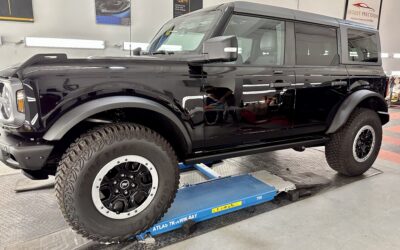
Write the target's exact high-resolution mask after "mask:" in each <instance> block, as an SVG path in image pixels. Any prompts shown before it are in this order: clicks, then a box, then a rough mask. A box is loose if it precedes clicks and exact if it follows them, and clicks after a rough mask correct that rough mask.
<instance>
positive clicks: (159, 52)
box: [151, 50, 175, 55]
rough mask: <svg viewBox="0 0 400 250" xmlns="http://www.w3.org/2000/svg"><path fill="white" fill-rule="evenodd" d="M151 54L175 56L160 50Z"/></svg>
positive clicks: (170, 52) (171, 52)
mask: <svg viewBox="0 0 400 250" xmlns="http://www.w3.org/2000/svg"><path fill="white" fill-rule="evenodd" d="M151 54H152V55H173V54H175V52H173V51H167V50H158V51H155V52H152V53H151Z"/></svg>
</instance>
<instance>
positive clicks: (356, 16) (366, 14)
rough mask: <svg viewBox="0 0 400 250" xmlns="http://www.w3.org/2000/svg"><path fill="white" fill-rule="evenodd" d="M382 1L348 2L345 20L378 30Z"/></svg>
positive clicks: (358, 0)
mask: <svg viewBox="0 0 400 250" xmlns="http://www.w3.org/2000/svg"><path fill="white" fill-rule="evenodd" d="M381 2H382V0H348V1H347V11H346V20H351V21H355V22H359V23H363V24H366V25H368V26H371V27H373V28H378V24H379V18H380V12H381Z"/></svg>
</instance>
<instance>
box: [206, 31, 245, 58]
mask: <svg viewBox="0 0 400 250" xmlns="http://www.w3.org/2000/svg"><path fill="white" fill-rule="evenodd" d="M238 50H239V48H238V40H237V38H236V36H218V37H213V38H210V39H208V40H207V41H205V42H204V43H203V54H204V55H205V56H206V58H207V60H208V61H212V62H232V61H236V59H237V58H238Z"/></svg>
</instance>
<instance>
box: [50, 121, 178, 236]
mask: <svg viewBox="0 0 400 250" xmlns="http://www.w3.org/2000/svg"><path fill="white" fill-rule="evenodd" d="M124 154H135V155H140V156H143V157H146V158H147V159H149V160H150V161H151V162H152V164H153V165H154V166H155V168H156V169H157V172H158V176H159V177H158V190H157V192H156V194H155V195H154V199H153V200H152V201H151V203H150V204H149V205H148V206H147V207H146V208H145V209H144V210H143V211H142V212H140V213H139V214H137V215H135V216H133V217H131V218H128V219H112V218H108V217H106V216H104V215H102V214H101V213H100V212H99V211H98V210H97V209H96V207H95V205H94V203H93V200H92V196H91V190H92V183H93V181H94V178H95V176H96V174H97V173H98V171H99V169H101V168H102V166H104V164H106V163H107V162H109V161H110V160H112V158H116V157H119V156H121V155H124ZM178 185H179V171H178V162H177V158H176V155H175V152H174V150H173V149H172V147H171V145H170V144H169V143H168V142H167V141H166V140H165V139H164V138H163V137H161V136H160V135H159V134H157V133H156V132H154V131H152V130H150V129H149V128H146V127H144V126H141V125H137V124H132V123H118V124H110V125H105V126H100V127H98V128H95V129H93V130H91V131H89V132H88V133H86V134H84V135H82V136H80V137H79V138H78V139H76V141H75V142H74V143H73V144H71V145H70V147H69V149H68V150H67V151H66V153H65V154H64V156H63V157H62V160H61V161H60V163H59V167H58V170H57V174H56V184H55V190H56V196H57V199H58V203H59V206H60V209H61V212H62V214H63V215H64V217H65V219H66V221H67V222H68V224H69V225H70V226H71V227H72V228H73V229H74V230H75V231H77V232H78V233H79V234H81V235H82V236H84V237H86V238H88V239H91V240H95V241H98V242H103V243H110V242H122V241H126V240H128V239H130V238H131V237H132V236H134V235H136V234H139V233H141V232H143V231H145V230H146V229H148V228H149V227H151V226H152V225H153V224H154V223H155V222H157V221H158V220H159V219H160V218H161V217H162V216H163V215H164V213H165V212H166V211H167V210H168V208H169V207H170V206H171V203H172V202H173V200H174V198H175V194H176V191H177V189H178Z"/></svg>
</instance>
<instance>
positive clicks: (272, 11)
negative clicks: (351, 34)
mask: <svg viewBox="0 0 400 250" xmlns="http://www.w3.org/2000/svg"><path fill="white" fill-rule="evenodd" d="M228 6H232V7H233V8H234V11H235V12H239V13H246V14H254V15H263V16H269V17H276V18H284V19H290V20H297V21H302V22H311V23H316V24H323V25H329V26H335V27H339V26H340V25H341V24H344V25H347V26H353V27H354V28H360V29H369V30H375V31H376V29H374V28H372V27H370V26H367V25H364V24H361V23H357V22H353V21H348V20H343V19H338V18H334V17H329V16H324V15H319V14H314V13H310V12H306V11H300V10H293V9H288V8H283V7H276V6H271V5H266V4H259V3H252V2H245V1H236V2H230V3H226V4H222V5H219V6H215V7H216V8H218V9H221V8H226V7H228Z"/></svg>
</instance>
